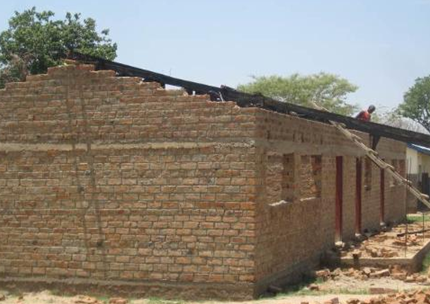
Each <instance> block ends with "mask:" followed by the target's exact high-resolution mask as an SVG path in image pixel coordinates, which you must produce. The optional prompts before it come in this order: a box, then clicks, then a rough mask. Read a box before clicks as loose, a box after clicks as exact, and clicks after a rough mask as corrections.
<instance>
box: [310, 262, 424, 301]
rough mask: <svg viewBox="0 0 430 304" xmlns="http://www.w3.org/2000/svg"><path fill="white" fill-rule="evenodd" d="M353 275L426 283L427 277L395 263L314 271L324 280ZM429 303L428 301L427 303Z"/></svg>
mask: <svg viewBox="0 0 430 304" xmlns="http://www.w3.org/2000/svg"><path fill="white" fill-rule="evenodd" d="M342 275H343V276H347V277H353V278H354V279H357V280H368V279H374V278H382V277H391V278H393V279H396V280H401V281H404V282H415V283H427V282H428V281H429V282H430V280H428V277H427V276H426V275H423V274H420V273H409V272H408V271H407V270H405V269H404V268H402V267H401V266H398V265H395V266H391V267H389V268H375V267H363V268H361V269H356V268H348V269H341V268H336V269H334V270H332V271H331V270H329V269H322V270H318V271H316V272H315V276H316V277H317V278H320V279H322V280H324V281H327V280H336V279H338V278H339V277H340V276H342ZM429 304H430V303H429Z"/></svg>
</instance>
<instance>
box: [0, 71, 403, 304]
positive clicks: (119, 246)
mask: <svg viewBox="0 0 430 304" xmlns="http://www.w3.org/2000/svg"><path fill="white" fill-rule="evenodd" d="M359 135H360V136H362V137H363V138H364V139H365V140H367V141H368V140H369V138H368V137H367V135H365V134H359ZM378 152H379V153H380V155H381V156H382V157H383V158H385V159H387V160H388V159H390V160H396V162H397V163H398V164H401V165H403V166H404V158H405V145H404V144H402V143H399V142H396V141H392V140H386V139H382V140H381V141H380V143H379V145H378ZM336 156H343V166H344V174H343V187H344V189H343V214H342V217H343V223H344V225H343V230H342V238H343V239H348V238H351V237H353V236H354V234H355V232H356V231H355V228H354V221H355V205H354V203H355V194H354V189H355V182H356V181H355V178H356V177H355V166H356V159H357V158H363V157H364V155H363V154H362V152H361V151H358V150H357V149H356V148H355V147H354V146H353V144H352V143H351V142H349V141H348V139H346V138H344V137H343V136H342V135H341V134H339V133H338V132H337V131H336V130H335V129H333V128H332V127H331V126H329V125H325V124H322V123H318V122H313V121H309V120H304V119H301V118H298V117H295V116H290V115H283V114H279V113H274V112H270V111H267V110H263V109H259V108H240V107H238V106H237V105H236V104H235V103H234V102H211V101H210V100H209V97H208V96H206V95H196V96H191V95H188V94H186V93H185V92H184V91H183V90H165V89H163V88H161V87H160V85H159V84H157V83H151V82H143V81H142V80H141V79H139V78H135V77H116V76H115V72H113V71H94V67H93V66H91V65H69V66H63V67H55V68H50V69H49V70H48V73H47V74H45V75H35V76H29V77H28V79H27V80H26V81H25V82H20V83H9V84H7V85H6V88H5V89H4V90H0V189H1V196H0V206H1V209H0V279H1V280H2V281H5V282H6V281H7V282H17V283H18V282H21V281H25V282H32V283H34V285H36V283H40V284H43V283H46V282H49V284H59V285H61V284H64V285H68V286H72V285H76V286H81V287H83V286H90V285H91V286H93V285H94V284H96V287H97V288H101V286H102V285H103V286H107V287H109V286H115V288H116V289H117V290H122V291H125V292H126V293H127V294H129V295H130V294H139V295H163V296H165V297H184V298H209V297H217V298H236V299H245V298H251V297H255V296H258V295H259V294H261V293H262V292H264V291H265V290H266V288H267V286H269V285H270V284H272V283H276V282H281V283H282V282H288V281H289V280H290V279H292V278H296V277H297V274H298V273H301V272H303V271H306V270H307V268H309V267H312V265H314V264H315V263H317V262H318V258H319V256H320V254H321V253H322V252H323V251H325V250H326V249H327V248H329V247H331V246H332V245H333V243H334V241H335V187H336V185H335V179H336V178H335V174H336V172H335V158H336ZM366 168H367V169H368V171H369V170H370V172H365V171H366ZM363 172H365V174H363V181H365V182H366V180H367V182H368V183H369V187H367V188H363V193H362V197H363V206H362V227H363V229H369V230H372V229H378V228H379V199H380V192H379V187H378V186H377V185H379V178H380V174H379V168H377V167H375V166H374V165H370V166H368V165H365V162H363ZM365 179H366V180H365ZM404 197H405V191H404V189H402V187H400V186H399V185H395V184H392V185H391V184H389V180H388V179H387V180H386V187H385V202H386V203H385V220H386V221H398V220H400V219H401V218H403V216H404V209H405V208H404Z"/></svg>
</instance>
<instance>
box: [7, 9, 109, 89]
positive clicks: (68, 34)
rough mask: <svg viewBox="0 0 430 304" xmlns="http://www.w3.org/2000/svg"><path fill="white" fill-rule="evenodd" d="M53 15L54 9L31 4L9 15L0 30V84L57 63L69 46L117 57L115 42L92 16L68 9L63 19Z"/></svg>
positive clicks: (41, 70) (101, 55) (106, 56)
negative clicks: (39, 7)
mask: <svg viewBox="0 0 430 304" xmlns="http://www.w3.org/2000/svg"><path fill="white" fill-rule="evenodd" d="M53 17H54V13H53V12H51V11H43V12H37V11H36V8H35V7H33V8H32V9H29V10H25V11H24V12H22V13H19V12H15V15H14V16H13V17H12V18H10V19H9V28H8V29H7V30H5V31H3V32H2V33H1V34H0V87H2V86H4V84H5V83H6V82H10V81H22V80H24V79H25V76H26V75H28V74H39V73H45V72H46V70H47V68H48V67H51V66H55V65H59V64H60V63H61V60H62V59H64V58H65V57H66V55H67V53H68V52H69V50H76V51H79V52H82V53H84V54H88V55H94V56H98V57H102V58H105V59H109V60H113V59H114V58H115V57H116V50H117V45H116V43H112V41H111V39H109V38H108V35H109V30H107V29H105V30H102V31H101V32H100V34H99V33H98V32H97V31H96V22H95V20H94V19H91V18H87V19H84V20H82V21H81V17H80V14H71V13H67V14H66V16H65V19H64V20H53Z"/></svg>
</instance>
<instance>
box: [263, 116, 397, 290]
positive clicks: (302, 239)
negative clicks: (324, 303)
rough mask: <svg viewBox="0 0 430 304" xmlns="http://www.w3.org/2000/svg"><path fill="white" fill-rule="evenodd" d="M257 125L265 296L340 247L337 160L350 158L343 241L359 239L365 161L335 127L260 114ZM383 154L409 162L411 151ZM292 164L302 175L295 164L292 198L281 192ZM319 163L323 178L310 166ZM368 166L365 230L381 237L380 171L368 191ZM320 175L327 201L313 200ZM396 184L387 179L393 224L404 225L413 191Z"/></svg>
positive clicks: (391, 148) (385, 146)
mask: <svg viewBox="0 0 430 304" xmlns="http://www.w3.org/2000/svg"><path fill="white" fill-rule="evenodd" d="M256 124H257V132H258V133H257V138H258V140H257V146H258V147H260V149H258V150H257V155H258V157H259V158H257V164H258V166H257V180H260V183H259V184H258V185H259V189H258V191H257V193H258V196H257V202H258V204H257V212H256V220H257V222H256V234H257V244H256V253H255V254H256V259H255V262H256V279H257V281H258V284H257V289H258V290H264V288H266V287H267V285H268V284H269V283H270V282H273V281H277V280H278V281H279V282H286V281H288V280H289V279H293V278H294V277H295V278H298V277H299V276H298V275H297V273H299V272H300V271H304V270H306V268H310V267H312V265H314V263H317V262H318V258H319V256H320V254H321V253H322V252H323V251H324V250H325V249H327V248H329V247H331V246H332V245H333V244H334V241H335V189H336V166H335V158H336V156H343V213H342V222H343V225H342V226H343V227H342V240H344V241H346V240H348V239H350V238H352V237H354V234H355V233H356V231H355V227H356V225H355V218H356V214H355V212H356V211H355V197H356V194H355V191H356V159H357V158H364V155H363V152H362V151H360V150H359V149H357V148H356V147H355V146H354V145H353V144H352V143H351V142H350V141H349V140H348V139H346V137H344V136H343V135H342V134H340V133H339V132H338V131H336V130H335V129H333V128H332V127H330V126H328V125H324V124H321V123H316V122H311V121H306V120H303V119H300V118H297V117H293V116H286V115H281V114H278V113H273V112H269V111H264V110H259V112H258V113H257V120H256ZM356 134H359V135H360V136H361V137H362V138H363V139H364V141H365V142H366V143H367V142H368V141H369V138H367V137H365V135H364V134H361V133H356ZM377 150H378V152H379V153H380V155H381V156H382V157H383V158H386V159H390V160H391V159H398V160H400V159H404V157H405V145H404V144H402V143H399V142H395V141H392V140H386V139H383V140H381V141H380V143H379V145H378V149H377ZM286 156H287V157H288V158H292V159H294V164H293V166H292V167H294V169H293V170H292V169H291V163H290V164H289V167H288V170H287V171H294V173H295V176H297V178H296V182H295V183H293V187H294V190H295V192H294V195H293V196H291V195H290V196H288V197H287V196H286V195H285V194H284V193H285V192H283V191H282V189H281V188H282V187H281V186H280V181H282V180H283V177H282V173H283V172H285V162H284V163H283V162H282V159H283V158H285V157H286ZM315 157H320V158H321V160H322V161H321V172H318V170H315V167H312V166H311V162H310V161H309V160H310V159H312V158H314V159H315ZM362 165H363V170H362V171H363V173H362V184H363V188H362V230H365V229H367V230H375V229H379V212H380V188H379V181H380V180H379V168H377V167H376V166H375V165H374V164H373V163H371V164H370V168H371V170H372V176H371V177H369V176H368V182H369V183H370V184H371V187H370V189H369V190H365V189H364V184H365V173H364V172H365V171H366V169H365V162H364V161H363V162H362ZM270 168H271V169H270ZM273 168H276V170H273ZM319 174H321V177H322V180H321V181H320V184H321V192H320V193H321V194H320V195H312V194H311V193H318V187H317V186H316V185H317V184H318V181H319ZM268 175H269V176H270V179H269V178H267V176H268ZM274 175H275V176H274ZM387 175H388V174H387ZM258 176H260V177H261V178H258ZM388 183H389V181H388V178H386V187H385V219H386V221H387V222H389V221H398V220H401V219H402V218H403V217H404V204H405V199H404V197H405V190H404V188H402V187H400V186H398V185H395V186H392V187H389V186H388ZM312 189H314V190H316V191H314V190H312ZM311 197H312V198H311Z"/></svg>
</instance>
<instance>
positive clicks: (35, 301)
mask: <svg viewBox="0 0 430 304" xmlns="http://www.w3.org/2000/svg"><path fill="white" fill-rule="evenodd" d="M317 286H318V287H319V291H317V292H309V291H308V290H307V289H306V288H305V289H302V290H301V291H300V293H301V294H298V293H291V294H287V295H278V296H275V297H271V298H263V299H259V300H254V301H245V302H224V301H219V302H218V301H198V302H192V301H190V302H186V303H187V304H223V303H240V304H300V303H302V302H309V303H324V302H325V301H328V300H331V299H333V298H336V297H337V298H339V301H340V302H341V303H345V302H346V300H348V299H353V298H354V299H360V300H365V299H369V298H372V297H377V296H378V295H371V294H369V290H370V289H371V288H386V289H391V290H395V291H401V290H413V289H423V288H429V287H430V283H427V284H418V283H405V282H403V281H400V280H394V279H392V278H390V277H386V278H375V279H369V280H365V281H363V280H356V279H354V278H351V277H347V276H345V275H341V276H339V277H337V278H336V280H328V281H326V282H323V283H320V284H317ZM0 294H5V295H6V300H5V301H1V302H0V304H18V303H19V304H77V303H78V304H101V303H109V298H108V297H104V298H98V299H96V298H91V297H87V296H85V297H82V296H73V297H66V296H57V295H53V294H52V293H51V292H50V291H42V292H37V293H24V294H23V295H22V297H21V298H20V297H18V296H17V295H9V294H8V293H7V292H6V291H2V290H0ZM303 294H304V295H303ZM82 299H84V300H85V301H87V300H91V299H94V301H95V302H94V303H91V302H90V301H89V302H85V301H84V302H80V300H81V301H82ZM97 300H98V301H99V302H97ZM128 303H129V304H182V303H183V302H182V301H164V300H161V299H160V300H159V299H134V300H129V302H128Z"/></svg>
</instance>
